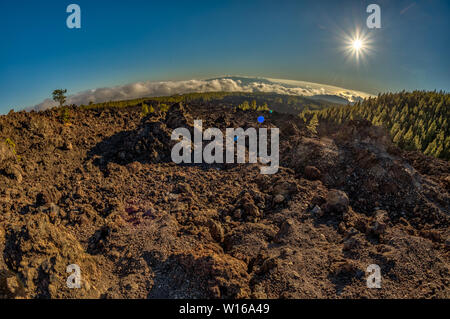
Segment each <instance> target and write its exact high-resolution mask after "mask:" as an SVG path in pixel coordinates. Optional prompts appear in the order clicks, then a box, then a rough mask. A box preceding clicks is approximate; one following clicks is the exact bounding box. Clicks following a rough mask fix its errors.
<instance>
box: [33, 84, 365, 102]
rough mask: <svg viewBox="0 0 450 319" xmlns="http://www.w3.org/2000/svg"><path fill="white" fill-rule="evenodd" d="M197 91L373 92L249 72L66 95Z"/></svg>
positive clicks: (349, 95)
mask: <svg viewBox="0 0 450 319" xmlns="http://www.w3.org/2000/svg"><path fill="white" fill-rule="evenodd" d="M69 91H70V88H69ZM195 92H199V93H205V92H246V93H276V94H282V95H298V96H305V97H310V98H312V99H316V100H317V99H319V100H325V101H328V102H332V103H338V104H348V103H354V102H357V101H361V100H363V99H365V98H368V97H370V96H371V95H370V94H368V93H364V92H360V91H355V90H348V89H344V88H340V87H336V86H331V85H326V84H319V83H312V82H305V81H295V80H286V79H272V78H260V77H246V76H222V77H217V78H210V79H204V80H197V79H192V80H182V81H161V82H153V81H145V82H135V83H130V84H126V85H120V86H115V87H105V88H97V89H92V90H86V91H82V92H78V93H75V94H72V95H69V96H68V97H67V104H76V105H87V104H90V103H94V104H95V103H104V102H109V101H123V100H132V99H139V98H146V97H155V96H172V95H176V94H186V93H195ZM56 105H57V103H56V102H55V101H53V100H52V99H50V98H48V99H46V100H44V101H42V102H41V103H39V104H37V105H34V106H31V107H28V108H26V109H28V110H31V109H34V110H45V109H48V108H51V107H53V106H56Z"/></svg>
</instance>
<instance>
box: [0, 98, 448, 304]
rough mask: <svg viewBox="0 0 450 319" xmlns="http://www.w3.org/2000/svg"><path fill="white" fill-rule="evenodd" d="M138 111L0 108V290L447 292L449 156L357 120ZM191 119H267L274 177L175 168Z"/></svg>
mask: <svg viewBox="0 0 450 319" xmlns="http://www.w3.org/2000/svg"><path fill="white" fill-rule="evenodd" d="M140 111H141V110H140V108H139V107H135V108H127V109H120V110H115V109H104V110H83V109H76V108H71V109H70V116H71V119H70V124H69V125H67V124H63V123H62V122H61V120H60V113H61V112H60V110H58V109H52V110H47V111H44V112H39V113H35V112H31V113H27V112H19V113H13V112H12V113H10V114H8V115H6V116H1V117H0V138H1V142H0V251H1V252H2V254H1V255H0V297H5V298H449V297H450V288H449V280H450V277H449V249H450V237H449V233H450V232H449V221H450V220H449V212H450V195H449V191H450V165H449V163H448V162H444V161H440V160H437V159H433V158H429V157H425V156H423V155H421V154H418V153H415V152H412V153H411V152H409V153H406V152H402V151H400V150H399V149H397V148H396V147H395V146H393V145H392V144H391V143H390V138H389V137H388V136H387V135H386V133H385V132H384V131H383V129H381V128H377V127H373V126H371V125H370V124H369V123H366V122H352V123H347V124H345V125H343V126H341V127H338V128H333V129H330V128H327V127H321V128H320V130H319V132H320V134H319V135H317V134H312V133H310V132H309V131H308V130H306V128H305V127H304V125H303V124H302V122H301V120H300V119H297V118H295V117H294V116H292V115H287V114H279V113H276V112H274V113H273V114H266V121H265V122H264V123H263V124H259V123H258V122H257V120H256V119H257V117H258V115H259V114H257V113H256V112H243V111H240V110H235V109H231V108H225V107H222V106H218V105H213V104H211V103H210V104H209V105H203V104H200V103H198V104H195V103H194V104H190V105H187V106H183V105H174V106H172V108H171V109H170V110H169V112H168V113H167V114H162V113H155V114H152V115H150V116H147V117H145V118H143V117H142V116H141V112H140ZM193 119H202V120H203V127H204V129H205V128H207V127H218V128H221V129H224V128H226V127H243V128H248V127H259V126H262V127H279V128H280V132H281V136H280V157H281V160H280V165H281V167H280V170H279V171H278V173H277V174H274V175H262V174H260V170H259V166H258V165H257V164H226V165H223V164H215V165H175V164H174V163H172V162H171V160H170V150H171V145H172V143H173V142H171V141H170V134H171V132H172V130H173V129H174V128H176V127H180V126H188V127H190V126H191V125H192V121H193ZM6 139H9V140H8V143H6ZM70 264H77V265H79V266H80V269H81V275H82V286H81V288H80V289H69V288H67V285H66V280H67V277H68V276H69V275H70V274H69V273H67V272H66V267H67V266H68V265H70ZM370 264H377V265H379V266H380V267H381V275H382V283H381V285H382V288H381V289H368V288H367V287H366V278H367V276H368V274H367V273H366V269H367V267H368V266H369V265H370Z"/></svg>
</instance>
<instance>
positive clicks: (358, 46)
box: [352, 39, 363, 51]
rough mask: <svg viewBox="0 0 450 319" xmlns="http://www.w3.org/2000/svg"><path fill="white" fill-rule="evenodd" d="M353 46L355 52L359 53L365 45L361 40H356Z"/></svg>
mask: <svg viewBox="0 0 450 319" xmlns="http://www.w3.org/2000/svg"><path fill="white" fill-rule="evenodd" d="M352 46H353V50H355V51H359V50H361V48H362V47H363V43H362V41H361V40H360V39H355V40H353V43H352Z"/></svg>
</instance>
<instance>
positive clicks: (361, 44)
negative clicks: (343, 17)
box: [341, 29, 374, 64]
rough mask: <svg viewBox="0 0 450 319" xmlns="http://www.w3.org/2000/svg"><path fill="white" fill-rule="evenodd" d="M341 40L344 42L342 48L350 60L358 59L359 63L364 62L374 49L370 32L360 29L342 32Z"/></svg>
mask: <svg viewBox="0 0 450 319" xmlns="http://www.w3.org/2000/svg"><path fill="white" fill-rule="evenodd" d="M341 40H342V42H343V45H342V47H341V49H342V50H343V51H344V53H345V55H346V56H347V58H348V61H356V63H357V64H359V63H360V62H364V60H365V59H366V58H367V57H368V55H370V54H371V53H372V51H373V49H374V48H373V43H372V39H371V37H370V36H369V34H368V33H366V32H362V31H361V30H360V29H356V30H355V31H354V32H353V33H352V34H349V33H345V32H342V34H341Z"/></svg>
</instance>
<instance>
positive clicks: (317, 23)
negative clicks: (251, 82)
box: [0, 0, 450, 113]
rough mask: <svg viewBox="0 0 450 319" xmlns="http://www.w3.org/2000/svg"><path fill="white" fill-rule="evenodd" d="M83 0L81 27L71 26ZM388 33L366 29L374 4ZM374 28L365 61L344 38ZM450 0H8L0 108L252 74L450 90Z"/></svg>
mask: <svg viewBox="0 0 450 319" xmlns="http://www.w3.org/2000/svg"><path fill="white" fill-rule="evenodd" d="M70 3H76V4H79V5H80V7H81V10H82V28H81V29H79V30H76V29H72V30H71V29H68V28H67V27H66V18H67V16H68V14H67V13H66V7H67V5H69V4H70ZM370 3H377V4H379V5H380V7H381V19H382V29H374V30H367V29H366V27H365V21H366V18H367V16H368V14H367V13H366V7H367V5H368V4H370ZM357 27H359V28H361V29H362V30H363V31H364V32H366V31H367V33H368V35H369V36H370V38H371V39H372V45H371V46H372V48H373V51H374V52H372V53H371V54H370V55H366V57H365V59H364V60H363V61H360V63H356V61H355V59H352V58H348V57H346V56H345V54H344V53H343V52H342V50H341V47H342V45H343V41H342V34H344V33H352V32H353V31H354V30H355V28H357ZM449 30H450V2H449V1H445V0H443V1H437V0H423V1H411V0H408V1H403V0H396V1H381V0H378V1H376V0H371V1H358V0H354V1H299V0H297V1H282V0H280V1H263V0H260V1H251V0H245V1H243V0H241V1H232V0H223V1H221V0H215V1H211V0H209V1H194V0H193V1H149V0H146V1H144V0H142V1H137V0H128V1H106V0H88V1H85V0H71V1H63V0H58V1H45V0H42V1H31V0H30V1H23V0H16V1H11V0H4V1H1V2H0V33H1V39H2V48H1V50H0V113H4V112H6V111H8V110H9V109H11V108H16V109H20V108H21V107H26V106H30V105H34V104H37V103H39V102H41V101H42V100H43V99H45V98H48V97H49V96H50V93H51V92H52V91H53V90H54V89H56V88H67V89H68V91H69V94H72V93H76V92H79V91H83V90H87V89H93V88H98V87H108V86H114V85H122V84H126V83H131V82H136V81H145V80H154V81H159V80H182V79H183V80H184V79H191V78H208V77H215V76H219V75H231V74H233V75H251V76H268V77H274V78H285V79H293V80H304V81H310V82H317V83H324V84H330V85H336V86H340V87H345V88H349V89H355V90H360V91H365V92H368V93H377V92H380V91H398V90H402V89H406V90H412V89H427V90H433V89H438V90H439V89H444V90H447V91H448V90H449V89H450V75H449V70H450V62H449V52H450V39H449V38H450V37H449Z"/></svg>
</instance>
